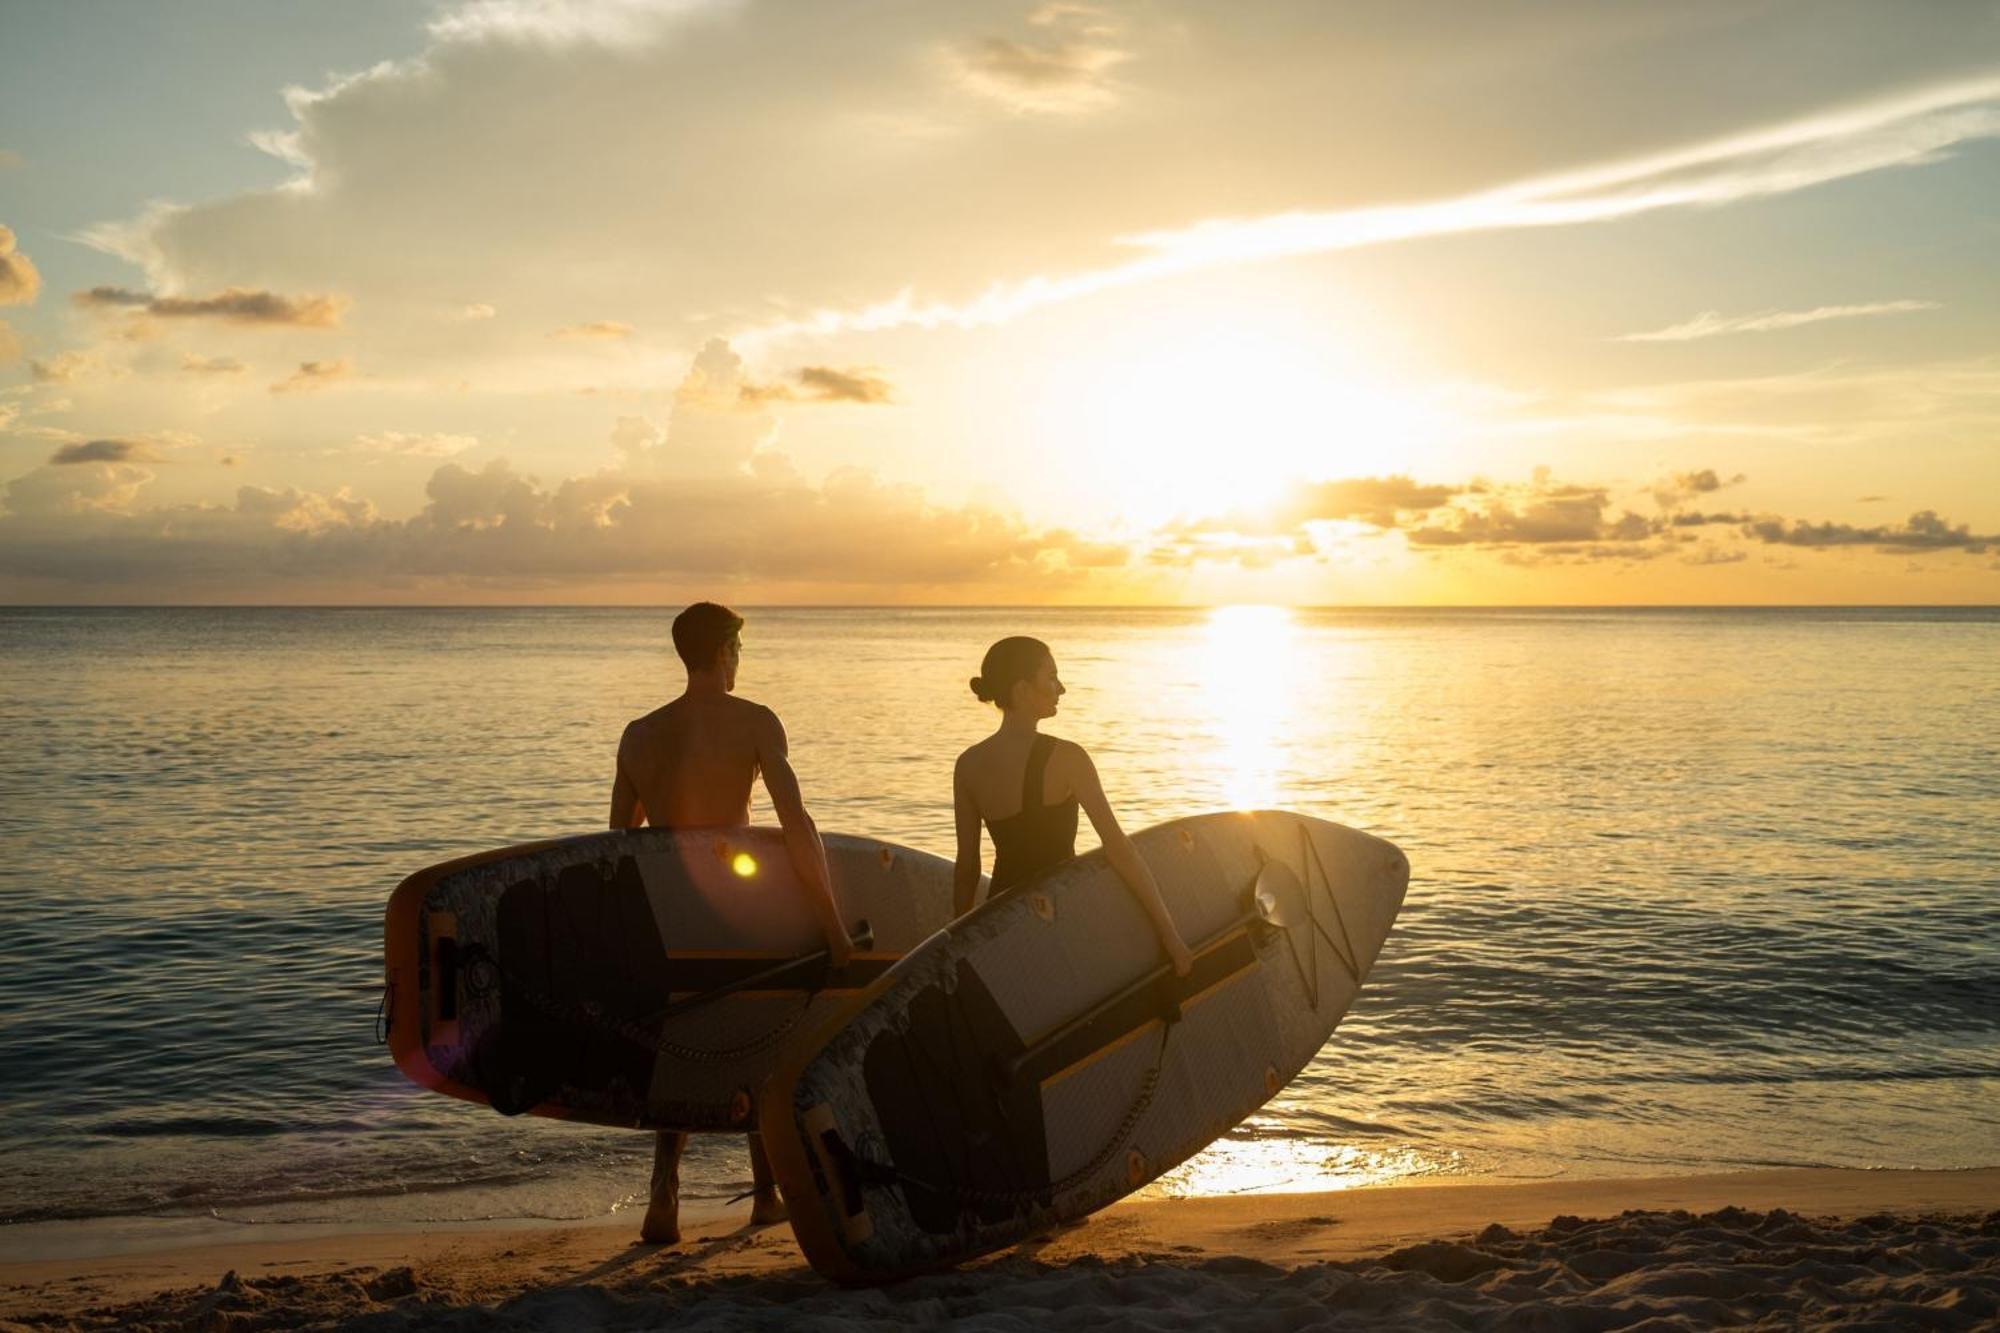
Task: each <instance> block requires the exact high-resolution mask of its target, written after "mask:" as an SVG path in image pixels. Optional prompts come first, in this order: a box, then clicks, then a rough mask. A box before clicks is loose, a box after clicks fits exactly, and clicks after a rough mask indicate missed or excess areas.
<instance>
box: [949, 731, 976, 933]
mask: <svg viewBox="0 0 2000 1333" xmlns="http://www.w3.org/2000/svg"><path fill="white" fill-rule="evenodd" d="M951 807H952V815H953V818H954V819H955V820H956V821H957V824H958V857H957V859H955V860H954V861H953V862H952V865H951V914H952V915H953V916H954V917H960V916H964V915H965V914H966V913H967V912H970V911H971V910H972V906H973V903H972V900H973V899H974V898H976V897H978V896H979V806H978V804H977V803H976V802H975V801H974V800H973V799H972V789H971V787H970V786H968V785H967V783H966V779H965V756H964V755H960V756H959V757H958V763H956V764H954V765H953V766H952V770H951Z"/></svg>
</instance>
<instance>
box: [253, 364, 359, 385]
mask: <svg viewBox="0 0 2000 1333" xmlns="http://www.w3.org/2000/svg"><path fill="white" fill-rule="evenodd" d="M353 375H354V363H353V362H351V361H349V360H348V359H347V358H346V357H341V358H340V359H339V360H338V361H301V362H299V368H298V369H297V370H295V371H293V372H292V373H291V374H290V375H289V376H287V377H286V378H284V379H282V380H279V381H278V382H277V383H275V384H273V385H272V386H271V392H272V393H316V392H318V391H319V390H321V389H324V388H326V387H327V386H328V385H330V384H335V383H338V382H339V381H341V380H344V379H350V378H352V377H353Z"/></svg>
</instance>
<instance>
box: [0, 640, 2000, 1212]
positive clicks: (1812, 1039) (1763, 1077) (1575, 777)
mask: <svg viewBox="0 0 2000 1333" xmlns="http://www.w3.org/2000/svg"><path fill="white" fill-rule="evenodd" d="M747 614H748V618H749V623H748V625H747V627H746V629H745V631H744V654H743V665H742V673H741V677H740V680H739V689H740V691H741V692H742V693H744V694H745V695H747V696H749V697H751V698H755V699H759V700H761V701H763V702H765V703H768V704H770V705H772V706H773V707H774V708H776V709H777V711H778V712H779V714H780V716H781V717H782V718H783V719H784V722H785V725H786V727H787V729H788V731H789V734H790V737H791V746H792V753H793V759H794V763H795V765H796V767H797V769H798V772H799V775H800V778H801V781H802V783H803V785H804V789H805V793H806V797H807V801H808V804H809V805H810V807H811V809H812V811H813V813H814V815H815V817H816V818H817V820H818V821H819V823H820V825H821V827H822V828H824V829H827V830H836V831H842V832H852V833H861V834H867V835H870V836H873V837H878V838H885V839H889V840H891V841H896V842H902V843H906V844H908V845H911V846H914V847H919V848H924V849H927V850H931V851H935V852H938V853H940V854H943V855H947V856H948V855H949V854H950V852H951V848H952V836H951V835H952V820H951V801H950V773H951V763H952V760H953V758H954V756H955V755H956V754H957V753H958V751H959V750H960V749H961V748H963V747H964V746H965V745H966V744H968V743H970V742H971V741H973V740H975V739H977V738H978V737H979V736H981V735H983V734H984V733H985V732H986V731H987V730H988V729H990V727H991V725H992V714H991V712H990V711H989V710H986V709H983V708H982V707H981V706H980V705H978V704H977V703H976V702H975V701H974V699H973V698H972V696H971V694H970V692H969V691H968V689H967V687H966V681H967V678H968V677H969V676H971V675H972V674H973V673H974V672H975V671H976V670H977V667H978V663H979V657H980V654H981V653H982V651H983V650H984V648H985V647H986V645H987V644H988V643H989V642H990V641H991V640H993V639H994V638H997V637H999V636H1001V635H1003V634H1012V633H1028V634H1035V635H1038V636H1040V637H1042V638H1044V639H1046V640H1047V641H1048V642H1049V643H1050V644H1051V645H1052V646H1053V648H1054V649H1055V652H1056V655H1057V659H1058V662H1059V663H1060V666H1061V670H1062V674H1063V678H1064V681H1065V683H1066V684H1067V685H1068V687H1069V690H1070V692H1069V694H1068V695H1067V697H1066V698H1065V699H1064V700H1063V704H1062V711H1061V715H1060V716H1059V717H1057V718H1056V719H1054V720H1053V721H1052V722H1050V723H1047V724H1045V727H1046V729H1047V730H1049V731H1052V732H1054V733H1056V734H1058V735H1062V736H1067V737H1069V738H1071V739H1073V740H1076V741H1079V742H1081V743H1082V744H1084V745H1085V746H1087V747H1088V748H1089V749H1090V751H1091V752H1092V754H1093V756H1094V757H1095V759H1096V761H1097V766H1098V769H1099V771H1100V773H1101V774H1102V775H1103V778H1104V781H1105V786H1106V788H1107V790H1108V792H1109V793H1110V795H1111V799H1112V802H1113V804H1114V807H1115V808H1116V809H1117V811H1118V813H1119V816H1120V818H1121V820H1122V822H1123V823H1124V825H1125V827H1126V828H1128V829H1134V830H1136V829H1139V828H1143V827H1145V826H1147V825H1149V824H1153V823H1156V822H1158V821H1161V820H1165V819H1169V818H1173V817H1176V816H1181V815H1188V814H1196V813H1201V812H1204V811H1210V810H1218V809H1226V808H1231V807H1263V806H1278V807H1285V808H1289V809H1295V810H1299V811H1303V812H1306V813H1309V814H1313V815H1318V816H1322V817H1325V818H1328V819H1332V820H1336V821H1338V822H1341V823H1345V824H1350V825H1353V826H1355V827H1357V828H1361V829H1365V830H1367V831H1369V832H1372V833H1376V834H1379V835H1381V836H1383V837H1386V838H1389V839H1391V840H1393V841H1395V842H1396V843H1397V844H1399V845H1400V846H1401V847H1402V848H1403V850H1404V851H1406V852H1407V853H1408V854H1409V857H1410V861H1411V864H1412V875H1411V883H1410V890H1409V896H1408V899H1407V901H1406V903H1405V906H1404V908H1403V912H1402V916H1401V917H1400V918H1399V921H1398V924H1397V925H1396V928H1395V929H1394V930H1393V931H1392V932H1391V934H1390V936H1389V940H1388V943H1387V945H1386V946H1385V948H1384V951H1383V953H1382V956H1381V959H1380V961H1379V962H1378V963H1377V965H1376V967H1375V970H1374V972H1373V973H1372V975H1371V976H1370V977H1369V979H1368V982H1367V985H1366V986H1365V987H1364V988H1363V990H1362V992H1361V995H1360V998H1359V999H1358V1000H1357V1002H1356V1004H1355V1006H1354V1008H1353V1010H1352V1012H1351V1013H1350V1014H1349V1016H1348V1017H1347V1019H1346V1020H1345V1022H1343V1023H1342V1025H1341V1027H1340V1029H1339V1031H1338V1032H1337V1033H1336V1034H1335V1035H1334V1038H1333V1040H1332V1041H1331V1042H1329V1043H1328V1044H1327V1046H1326V1047H1325V1048H1324V1049H1323V1050H1322V1051H1321V1053H1320V1055H1319V1057H1318V1059H1317V1060H1316V1061H1315V1062H1314V1063H1313V1064H1312V1065H1311V1066H1310V1067H1309V1068H1308V1069H1307V1070H1306V1072H1305V1073H1304V1074H1302V1075H1301V1076H1300V1077H1299V1078H1298V1079H1296V1080H1295V1081H1294V1082H1293V1083H1292V1084H1291V1085H1290V1086H1288V1087H1287V1088H1285V1089H1284V1091H1283V1092H1281V1093H1280V1094H1279V1095H1278V1097H1277V1098H1275V1099H1274V1100H1273V1101H1272V1102H1271V1103H1270V1104H1269V1105H1268V1106H1266V1107H1265V1108H1264V1110H1263V1111H1262V1112H1261V1113H1260V1114H1258V1115H1257V1116H1255V1117H1253V1118H1252V1119H1251V1120H1250V1121H1248V1122H1246V1123H1245V1124H1244V1125H1242V1126H1240V1127H1239V1128H1238V1129H1237V1130H1236V1131H1235V1132H1234V1133H1232V1134H1230V1135H1228V1136H1227V1137H1225V1138H1224V1139H1222V1140H1221V1141H1219V1142H1218V1143H1217V1144H1215V1145H1214V1146H1213V1147H1211V1148H1210V1149H1209V1150H1208V1151H1207V1152H1205V1153H1203V1154H1202V1155H1201V1156H1199V1157H1197V1158H1196V1159H1194V1160H1193V1161H1191V1162H1189V1163H1187V1164H1185V1165H1184V1166H1182V1167H1181V1168H1179V1169H1178V1170H1176V1171H1174V1172H1173V1173H1171V1174H1170V1175H1169V1176H1167V1177H1166V1178H1164V1179H1163V1180H1161V1181H1160V1182H1157V1183H1156V1184H1155V1185H1154V1186H1152V1187H1150V1189H1151V1191H1152V1192H1153V1193H1156V1194H1157V1193H1165V1194H1188V1193H1196V1194H1206V1193H1222V1192H1235V1191H1245V1190H1281V1189H1308V1188H1337V1187H1341V1186H1345V1185H1356V1184H1374V1183H1383V1182H1394V1181H1401V1180H1409V1179H1428V1178H1438V1177H1450V1176H1463V1177H1481V1178H1488V1179H1510V1178H1511V1179H1521V1178H1547V1177H1559V1176H1570V1177H1578V1176H1613V1175H1654V1174H1662V1173H1679V1172H1703V1171H1715V1170H1726V1169H1733V1168H1743V1167H1764V1166H1810V1165H1830V1166H1850V1167H1931V1168H1951V1167H1970V1166H1975V1165H1993V1164H1995V1163H2000V771H1996V756H2000V611H1996V610H1993V609H1950V610H1946V609H1928V610H1908V609H1841V610H1811V609H1796V610H1761V609H1759V610H1546V611H1545V610H1317V611H1303V610H1301V611H1286V610H1279V609H1271V608H1226V609H1221V610H1216V611H1202V610H1100V609H1090V610H1048V609H1013V610H970V611H968V610H902V609H896V610H868V609H842V610H826V609H812V610H785V609H769V610H758V609H751V610H749V611H748V612H747ZM670 617H671V609H668V610H652V609H641V610H632V609H518V610H493V609H465V610H457V609H394V610H345V609H129V610H128V609H88V610H85V609H27V608H13V609H4V610H0V671H4V675H5V681H6V685H5V689H4V691H0V848H4V855H0V921H3V922H4V925H0V1219H4V1221H5V1222H6V1223H8V1224H12V1225H15V1226H19V1225H22V1224H32V1223H37V1222H48V1221H53V1220H57V1219H81V1218H121V1217H122V1218H142V1217H143V1218H151V1217H175V1218H208V1219H222V1220H224V1221H242V1222H269V1223H284V1222H314V1221H341V1222H380V1223H401V1222H428V1221H450V1220H470V1219H486V1218H522V1219H527V1218H587V1217H601V1216H604V1215H606V1214H609V1213H613V1212H620V1211H624V1210H637V1209H642V1208H643V1203H644V1190H645V1182H646V1175H647V1168H648V1164H649V1161H650V1153H651V1138H650V1136H648V1135H645V1134H642V1133H635V1132H629V1131H617V1130H609V1129H601V1128H593V1127H589V1126H580V1125H571V1124H564V1123H559V1122H551V1121H542V1120H536V1119H533V1118H520V1119H506V1118H503V1117H501V1116H498V1115H496V1114H495V1113H493V1112H491V1111H489V1110H486V1109H485V1108H483V1107H478V1106H473V1105H469V1104H464V1103H460V1102H455V1101H452V1100H450V1099H447V1098H443V1097H440V1096H437V1095H435V1094H431V1093H426V1092H423V1091H420V1090H419V1089H417V1088H415V1087H413V1086H411V1085H410V1084H408V1083H406V1082H405V1081H404V1080H403V1078H402V1076H401V1075H400V1074H398V1073H397V1072H396V1070H395V1068H394V1067H393V1065H392V1064H391V1062H390V1060H389V1056H388V1053H387V1051H386V1049H385V1048H383V1047H381V1046H378V1045H377V1044H376V1042H375V1040H374V1026H375V1018H376V1007H377V1003H378V1000H379V998H380V990H381V973H382V962H381V912H382V907H383V904H384V903H385V902H386V900H387V898H388V895H389V892H390V890H391V889H393V888H394V887H395V885H396V884H397V882H398V881H400V880H401V879H402V878H403V877H404V876H405V875H407V874H409V873H410V872H412V871H414V870H417V869H419V868H421V867H423V866H425V865H429V864H432V863H434V862H437V861H440V860H443V859H446V858H448V857H453V856H458V855H462V854H464V853H468V852H473V851H479V850H483V849H486V848H490V847H494V846H498V845H502V844H506V843H510V842H518V841H525V840H529V839H535V838H544V837H549V836H553V835H560V834H566V833H581V832H589V831H593V830H596V829H599V828H601V827H602V826H603V824H604V821H605V815H606V811H607V808H608V804H609V795H610V787H611V764H612V756H613V754H614V751H615V748H616V742H617V738H618V734H619V731H620V728H621V727H622V725H623V723H624V722H625V721H626V720H627V719H629V718H631V717H633V716H636V715H638V714H639V713H642V712H644V711H646V710H648V709H650V708H652V707H654V706H656V705H657V704H658V703H660V702H662V701H664V700H665V699H666V698H667V697H669V696H670V695H671V694H673V693H674V692H676V691H677V690H678V688H679V683H680V671H679V667H678V663H677V662H676V660H675V659H674V657H673V654H672V649H671V646H670V643H669V640H668V632H667V629H668V622H669V620H670ZM757 811H758V817H759V822H769V821H770V819H771V816H770V808H769V805H768V802H766V801H764V800H763V798H762V794H761V793H760V794H759V799H758V804H757ZM1093 842H1094V840H1093V839H1092V837H1091V835H1090V833H1089V830H1088V828H1087V827H1086V829H1085V831H1084V836H1083V840H1082V845H1083V846H1085V847H1088V846H1090V845H1093ZM989 856H990V852H989ZM687 1177H688V1179H687V1193H688V1194H689V1195H691V1196H694V1197H713V1198H724V1197H728V1196H730V1195H733V1194H735V1193H737V1192H739V1191H741V1190H744V1189H747V1188H748V1179H749V1177H748V1167H747V1164H746V1161H745V1158H744V1155H743V1151H742V1145H741V1140H740V1139H737V1138H734V1137H728V1136H716V1137H707V1138H698V1139H697V1140H696V1141H695V1145H694V1147H693V1148H691V1150H690V1156H689V1165H688V1172H687ZM637 1215H638V1214H637V1211H633V1212H632V1217H633V1221H634V1224H635V1226H636V1221H637ZM4 1234H5V1233H4V1232H0V1235H4ZM16 1234H17V1235H18V1234H20V1233H16Z"/></svg>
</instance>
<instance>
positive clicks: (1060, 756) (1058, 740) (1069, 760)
mask: <svg viewBox="0 0 2000 1333" xmlns="http://www.w3.org/2000/svg"><path fill="white" fill-rule="evenodd" d="M1042 734H1043V735H1044V736H1048V740H1049V762H1050V763H1052V764H1061V765H1063V766H1064V767H1066V768H1080V767H1086V766H1088V765H1089V763H1090V751H1088V750H1086V749H1084V748H1083V747H1082V746H1081V745H1078V744H1077V743H1076V742H1075V741H1070V740H1064V739H1063V738H1062V737H1060V736H1049V735H1048V733H1047V732H1043V733H1042Z"/></svg>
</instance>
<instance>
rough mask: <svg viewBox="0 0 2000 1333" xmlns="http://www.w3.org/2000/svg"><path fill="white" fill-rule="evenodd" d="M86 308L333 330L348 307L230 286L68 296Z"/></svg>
mask: <svg viewBox="0 0 2000 1333" xmlns="http://www.w3.org/2000/svg"><path fill="white" fill-rule="evenodd" d="M70 300H71V301H72V302H74V303H75V304H77V305H79V306H82V307H84V308H85V309H114V310H116V309H126V310H136V311H142V312H144V313H145V314H147V315H151V316H155V317H157V318H159V319H214V320H220V321H223V322H225V323H230V324H247V325H259V326H269V327H290V328H300V329H332V328H338V327H339V325H340V315H341V312H342V311H343V310H344V309H345V308H346V306H347V300H346V298H345V297H339V296H280V295H279V294H278V293H276V292H266V291H253V290H251V289H250V288H247V287H226V288H224V289H223V290H222V291H220V292H217V293H216V294H215V295H214V296H203V297H187V296H155V295H153V294H152V293H150V292H135V291H130V290H128V289H126V288H124V287H92V288H91V289H90V290H88V291H82V292H77V293H76V294H74V295H73V296H71V297H70Z"/></svg>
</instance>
